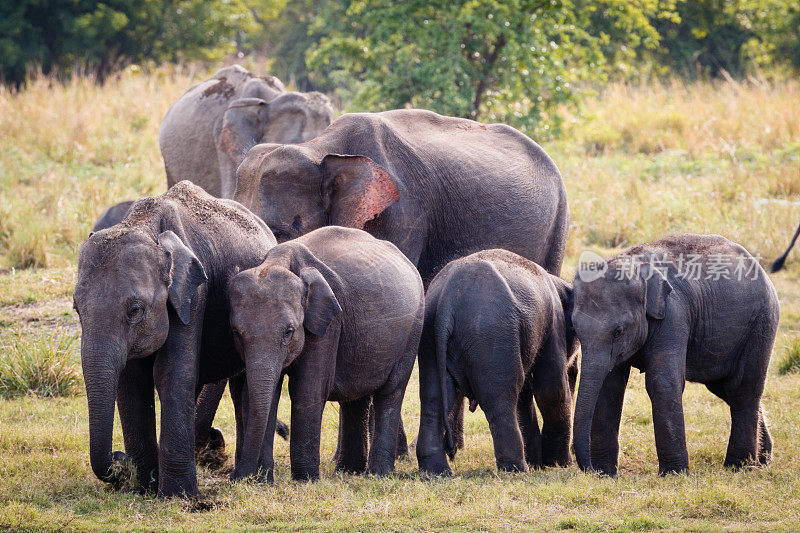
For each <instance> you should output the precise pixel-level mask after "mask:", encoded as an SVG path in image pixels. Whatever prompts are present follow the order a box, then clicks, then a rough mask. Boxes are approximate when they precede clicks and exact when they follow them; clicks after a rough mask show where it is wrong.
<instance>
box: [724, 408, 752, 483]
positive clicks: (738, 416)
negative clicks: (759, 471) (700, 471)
mask: <svg viewBox="0 0 800 533" xmlns="http://www.w3.org/2000/svg"><path fill="white" fill-rule="evenodd" d="M730 409H731V436H730V440H728V450H727V453H726V454H725V466H727V467H732V468H741V467H742V466H746V465H751V464H753V463H755V462H756V461H757V460H758V457H759V451H760V450H759V443H758V437H759V432H760V418H761V417H760V411H761V407H760V406H759V405H758V404H757V403H750V404H739V403H732V404H731V406H730Z"/></svg>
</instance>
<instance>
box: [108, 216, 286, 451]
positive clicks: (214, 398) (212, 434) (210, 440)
mask: <svg viewBox="0 0 800 533" xmlns="http://www.w3.org/2000/svg"><path fill="white" fill-rule="evenodd" d="M132 205H133V200H129V201H127V202H120V203H118V204H116V205H113V206H111V207H109V208H108V209H106V210H105V211H103V213H102V214H101V215H100V216H99V217H98V219H97V221H96V222H95V223H94V227H93V228H92V231H93V232H97V231H100V230H103V229H106V228H110V227H111V226H114V225H116V224H119V223H120V222H122V220H123V219H124V218H125V217H126V216H127V215H128V212H129V211H130V208H131V206H132ZM227 384H228V380H226V379H223V380H222V381H219V382H217V383H209V384H207V385H204V386H203V390H202V391H201V392H200V394H199V396H198V398H197V405H196V410H195V440H194V442H195V451H196V453H197V454H198V457H202V456H204V455H205V454H203V451H204V450H206V449H208V450H212V451H215V452H219V451H220V450H223V449H224V448H225V439H224V438H223V436H222V432H221V431H220V430H219V429H217V428H214V427H212V426H211V424H212V423H213V421H214V416H215V415H216V413H217V407H218V406H219V402H220V400H221V399H222V395H223V393H224V392H225V387H226V386H227ZM276 431H277V433H278V435H279V436H280V437H281V438H283V439H288V438H289V426H287V425H286V423H284V422H282V421H281V420H278V425H277V429H276ZM213 457H214V458H215V460H216V459H218V458H219V457H220V455H219V454H214V455H213Z"/></svg>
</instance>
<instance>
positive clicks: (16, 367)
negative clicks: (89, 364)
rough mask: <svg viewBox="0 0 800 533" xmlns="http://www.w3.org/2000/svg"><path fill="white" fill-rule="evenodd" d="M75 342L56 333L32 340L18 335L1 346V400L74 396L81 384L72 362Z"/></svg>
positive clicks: (75, 364)
mask: <svg viewBox="0 0 800 533" xmlns="http://www.w3.org/2000/svg"><path fill="white" fill-rule="evenodd" d="M77 340H78V336H77V335H67V334H65V333H63V332H62V331H59V330H56V331H54V332H52V333H50V334H48V335H47V336H44V337H40V338H35V339H33V340H28V339H25V338H24V337H23V336H22V334H21V333H17V335H16V337H14V338H13V339H12V340H11V342H10V343H8V344H6V345H2V346H0V397H2V398H14V397H18V396H24V395H26V394H32V395H35V396H39V397H42V398H54V397H58V396H72V395H74V394H77V393H78V392H79V391H80V389H81V385H82V379H81V374H80V371H79V370H78V364H77V362H76V361H75V350H74V348H75V346H76V342H77Z"/></svg>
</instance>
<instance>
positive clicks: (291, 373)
mask: <svg viewBox="0 0 800 533" xmlns="http://www.w3.org/2000/svg"><path fill="white" fill-rule="evenodd" d="M228 293H229V298H230V309H231V315H230V320H231V327H232V329H233V331H234V335H235V338H236V344H237V347H238V348H239V351H240V353H241V355H242V357H243V359H244V360H245V365H246V369H247V384H248V392H249V396H248V397H249V417H248V423H247V424H246V433H245V439H244V444H243V450H242V456H241V461H237V463H236V469H235V470H234V472H233V474H232V478H233V479H242V478H245V477H248V476H252V475H256V476H259V477H262V478H264V479H266V480H271V479H272V469H273V457H272V449H271V447H270V445H269V443H270V442H271V441H272V435H273V432H274V428H275V426H274V423H275V418H276V412H277V408H278V397H279V394H280V390H281V384H282V382H283V376H284V374H285V375H287V376H288V377H289V394H290V396H291V399H292V421H291V440H290V442H289V446H290V450H289V452H290V459H291V466H292V477H293V478H295V479H316V478H318V477H319V462H320V461H319V451H320V450H319V448H320V431H321V423H322V410H323V408H324V406H325V402H326V401H327V400H330V401H337V402H339V403H340V405H341V408H340V413H341V418H340V429H341V433H340V436H341V442H340V444H341V446H340V450H339V454H338V458H337V465H336V468H337V470H343V471H348V472H363V471H364V470H365V469H366V470H367V471H368V472H370V473H372V474H376V475H384V474H388V473H389V472H391V471H393V470H394V460H395V449H396V446H397V434H398V427H399V423H400V412H401V407H402V402H403V396H404V393H405V389H406V385H407V383H408V379H409V377H410V376H411V370H412V368H413V367H414V360H415V358H416V354H417V348H418V346H419V339H420V334H421V332H422V321H423V314H424V307H425V300H424V291H423V287H422V280H421V279H420V277H419V273H418V272H417V270H416V268H414V265H413V264H411V262H410V261H409V260H408V259H407V258H406V257H405V256H403V254H402V253H401V252H400V251H399V250H398V249H397V247H395V246H394V245H392V244H391V243H388V242H386V241H380V240H377V239H375V238H374V237H372V236H371V235H369V234H368V233H366V232H363V231H360V230H355V229H349V228H339V227H330V228H321V229H318V230H316V231H313V232H311V233H309V234H307V235H304V236H301V237H298V238H297V239H295V240H293V241H290V242H287V243H284V244H281V245H278V246H276V247H275V248H273V249H272V250H270V252H269V253H268V254H267V257H266V258H265V260H264V262H263V263H262V264H261V265H259V266H258V267H255V268H252V269H250V270H246V271H244V272H241V273H240V274H238V275H237V276H236V277H234V278H233V279H232V280H231V282H230V287H229V290H228ZM370 400H372V403H373V404H374V412H375V417H374V418H375V434H374V436H373V439H372V446H370V447H368V430H367V426H368V420H367V419H368V413H369V406H370V403H371V402H370ZM265 431H266V438H265ZM262 442H263V443H265V444H266V446H264V447H263V448H262Z"/></svg>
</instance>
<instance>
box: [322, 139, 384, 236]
mask: <svg viewBox="0 0 800 533" xmlns="http://www.w3.org/2000/svg"><path fill="white" fill-rule="evenodd" d="M322 169H323V178H322V197H323V206H324V208H325V210H326V211H327V212H328V216H329V218H330V221H331V224H333V225H336V226H346V227H349V228H357V229H364V225H365V224H366V223H367V222H369V221H370V220H372V219H373V218H375V217H376V216H378V215H380V214H381V213H383V211H384V210H386V208H388V207H389V206H391V205H392V204H394V203H395V202H397V201H398V200H399V199H400V192H399V191H398V189H397V183H396V181H395V180H394V178H393V177H392V176H391V175H390V174H389V171H387V170H386V169H385V168H383V167H381V166H380V165H378V164H377V163H375V161H373V160H372V159H370V158H369V157H366V156H361V155H337V154H328V155H326V156H325V157H324V158H323V159H322Z"/></svg>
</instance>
